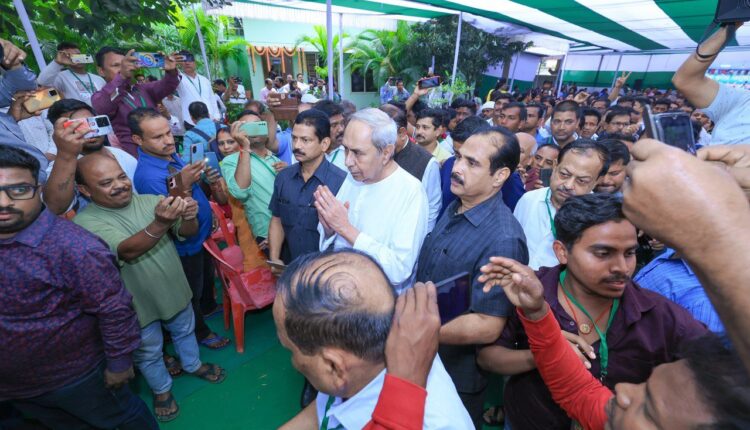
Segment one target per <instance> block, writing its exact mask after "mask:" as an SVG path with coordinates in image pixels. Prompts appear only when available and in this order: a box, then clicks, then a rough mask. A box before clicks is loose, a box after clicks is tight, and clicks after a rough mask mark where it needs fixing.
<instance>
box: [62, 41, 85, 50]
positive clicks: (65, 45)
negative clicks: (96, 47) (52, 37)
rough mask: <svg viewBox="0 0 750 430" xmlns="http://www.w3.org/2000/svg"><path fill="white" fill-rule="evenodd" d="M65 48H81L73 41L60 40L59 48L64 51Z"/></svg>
mask: <svg viewBox="0 0 750 430" xmlns="http://www.w3.org/2000/svg"><path fill="white" fill-rule="evenodd" d="M64 49H81V48H79V47H78V45H76V44H75V43H73V42H60V43H58V44H57V50H58V51H62V50H64Z"/></svg>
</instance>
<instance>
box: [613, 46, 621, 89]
mask: <svg viewBox="0 0 750 430" xmlns="http://www.w3.org/2000/svg"><path fill="white" fill-rule="evenodd" d="M621 63H622V54H620V58H619V59H618V60H617V69H615V77H614V78H612V87H614V86H615V82H617V75H619V74H620V64H621Z"/></svg>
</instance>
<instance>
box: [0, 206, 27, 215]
mask: <svg viewBox="0 0 750 430" xmlns="http://www.w3.org/2000/svg"><path fill="white" fill-rule="evenodd" d="M0 214H16V215H23V211H20V210H18V209H13V208H3V207H0Z"/></svg>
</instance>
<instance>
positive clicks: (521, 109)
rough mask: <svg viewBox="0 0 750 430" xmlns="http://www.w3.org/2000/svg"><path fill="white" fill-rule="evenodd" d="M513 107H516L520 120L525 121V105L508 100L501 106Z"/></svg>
mask: <svg viewBox="0 0 750 430" xmlns="http://www.w3.org/2000/svg"><path fill="white" fill-rule="evenodd" d="M513 108H518V116H519V117H520V118H521V121H526V115H527V113H526V105H525V104H523V103H521V102H510V103H508V104H507V105H505V106H504V107H503V110H505V109H513Z"/></svg>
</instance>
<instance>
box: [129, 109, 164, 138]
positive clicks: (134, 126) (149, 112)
mask: <svg viewBox="0 0 750 430" xmlns="http://www.w3.org/2000/svg"><path fill="white" fill-rule="evenodd" d="M153 118H164V117H163V116H161V114H160V113H159V111H158V110H156V109H154V108H151V107H139V108H136V109H133V110H132V111H130V113H129V114H128V127H130V132H131V133H133V134H135V135H136V136H141V137H143V129H141V122H143V120H146V119H153Z"/></svg>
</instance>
